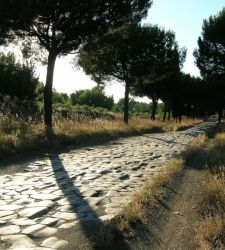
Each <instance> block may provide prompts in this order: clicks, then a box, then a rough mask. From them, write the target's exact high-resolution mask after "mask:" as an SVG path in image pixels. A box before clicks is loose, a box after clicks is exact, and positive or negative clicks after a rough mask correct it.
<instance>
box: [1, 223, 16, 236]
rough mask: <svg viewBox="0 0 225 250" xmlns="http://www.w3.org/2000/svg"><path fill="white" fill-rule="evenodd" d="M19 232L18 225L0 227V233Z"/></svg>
mask: <svg viewBox="0 0 225 250" xmlns="http://www.w3.org/2000/svg"><path fill="white" fill-rule="evenodd" d="M18 233H20V227H19V226H15V225H11V226H5V227H1V228H0V235H10V234H18Z"/></svg>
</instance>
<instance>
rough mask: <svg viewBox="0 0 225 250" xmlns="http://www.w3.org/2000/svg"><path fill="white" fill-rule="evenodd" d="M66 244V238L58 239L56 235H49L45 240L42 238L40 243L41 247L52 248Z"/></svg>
mask: <svg viewBox="0 0 225 250" xmlns="http://www.w3.org/2000/svg"><path fill="white" fill-rule="evenodd" d="M67 245H68V242H67V241H66V240H59V239H58V238H56V237H51V238H48V239H46V240H44V241H43V242H42V244H41V246H43V247H49V248H53V249H58V248H60V247H66V246H67Z"/></svg>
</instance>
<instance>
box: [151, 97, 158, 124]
mask: <svg viewBox="0 0 225 250" xmlns="http://www.w3.org/2000/svg"><path fill="white" fill-rule="evenodd" d="M157 104H158V100H156V99H154V98H153V99H152V114H151V119H152V120H153V121H155V115H156V111H157Z"/></svg>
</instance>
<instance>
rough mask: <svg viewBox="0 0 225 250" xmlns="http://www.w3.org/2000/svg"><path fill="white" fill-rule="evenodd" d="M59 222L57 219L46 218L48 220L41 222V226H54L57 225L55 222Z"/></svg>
mask: <svg viewBox="0 0 225 250" xmlns="http://www.w3.org/2000/svg"><path fill="white" fill-rule="evenodd" d="M58 221H59V219H58V218H50V217H48V218H45V219H44V220H43V221H42V222H41V224H43V225H47V226H49V227H50V226H54V225H55V224H57V222H58Z"/></svg>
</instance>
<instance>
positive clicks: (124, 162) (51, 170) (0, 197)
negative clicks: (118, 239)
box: [0, 123, 213, 250]
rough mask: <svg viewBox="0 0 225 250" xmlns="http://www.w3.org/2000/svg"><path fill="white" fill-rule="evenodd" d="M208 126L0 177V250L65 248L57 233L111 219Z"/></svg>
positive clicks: (51, 158)
mask: <svg viewBox="0 0 225 250" xmlns="http://www.w3.org/2000/svg"><path fill="white" fill-rule="evenodd" d="M211 126H213V123H202V124H200V125H198V126H196V127H193V128H190V129H188V130H186V131H182V132H169V133H156V134H146V135H143V136H134V137H129V138H125V139H124V138H123V139H119V140H116V141H111V142H109V143H106V144H104V145H101V146H96V147H94V148H88V147H85V148H82V149H79V150H71V151H70V152H68V153H62V154H51V155H46V157H43V159H40V160H39V161H33V162H31V163H29V164H28V165H27V166H26V168H25V170H24V172H23V173H16V174H13V175H2V176H0V237H1V242H0V249H42V250H43V249H60V248H61V247H63V248H65V246H66V245H67V244H68V242H67V241H65V240H61V239H58V238H56V237H54V235H55V234H56V233H57V230H58V229H60V228H61V229H67V228H71V227H73V226H74V225H76V224H78V223H79V224H82V223H85V222H90V223H91V222H93V221H99V220H101V221H104V220H106V219H109V218H112V217H113V216H115V214H117V213H118V212H119V211H120V209H121V206H122V204H124V203H127V202H128V201H129V199H130V197H131V195H132V193H134V192H135V191H136V190H137V189H138V188H139V187H140V186H141V185H142V184H143V182H144V181H145V180H146V179H149V178H151V176H153V175H154V174H155V173H157V172H159V171H161V170H162V169H163V167H164V166H165V163H166V162H167V161H169V160H170V159H171V157H172V155H174V154H175V153H179V152H180V151H181V150H183V149H184V148H185V147H186V146H187V145H189V144H190V143H191V142H192V141H193V139H194V138H195V137H196V136H198V135H199V134H202V133H204V132H205V131H206V130H207V129H208V128H209V127H211Z"/></svg>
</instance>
